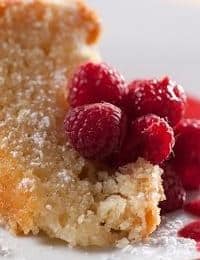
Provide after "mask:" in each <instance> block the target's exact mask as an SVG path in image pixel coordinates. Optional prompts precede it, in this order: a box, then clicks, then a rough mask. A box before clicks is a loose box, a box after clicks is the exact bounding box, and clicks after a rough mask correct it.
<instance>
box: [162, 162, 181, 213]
mask: <svg viewBox="0 0 200 260" xmlns="http://www.w3.org/2000/svg"><path fill="white" fill-rule="evenodd" d="M162 179H163V188H164V192H165V196H166V200H164V201H161V202H160V205H159V206H160V208H161V214H165V213H168V212H171V211H175V210H177V209H181V208H182V207H183V204H184V201H185V198H186V192H185V190H184V188H183V185H182V183H181V180H180V178H179V176H178V175H177V174H176V173H175V172H174V171H173V170H172V168H171V167H170V166H169V165H167V166H165V167H164V174H163V175H162Z"/></svg>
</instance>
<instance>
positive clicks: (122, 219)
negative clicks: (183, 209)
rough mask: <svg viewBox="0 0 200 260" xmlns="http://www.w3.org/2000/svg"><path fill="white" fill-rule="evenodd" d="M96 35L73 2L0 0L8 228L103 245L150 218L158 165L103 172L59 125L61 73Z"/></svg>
mask: <svg viewBox="0 0 200 260" xmlns="http://www.w3.org/2000/svg"><path fill="white" fill-rule="evenodd" d="M99 32H100V26H99V22H98V20H97V18H96V16H95V14H94V12H93V11H91V10H90V9H89V8H88V7H87V6H86V5H85V4H84V3H83V2H82V1H78V0H77V1H76V0H75V1H72V0H65V1H64V0H63V1H62V0H60V1H59V3H58V2H55V1H53V0H46V1H37V0H35V1H25V0H23V1H8V0H7V1H4V0H3V1H2V0H0V215H1V218H2V220H3V221H4V222H5V224H7V226H8V228H9V229H11V230H12V231H14V232H16V233H17V232H23V233H24V234H28V233H29V232H32V233H34V234H36V233H38V232H39V230H43V231H45V232H46V233H48V234H49V235H50V236H52V237H57V238H60V239H63V240H65V241H67V242H68V243H70V244H71V245H74V246H75V245H78V246H104V247H105V246H110V245H115V244H116V243H117V241H118V240H120V239H122V238H123V237H126V238H128V239H129V240H130V241H138V240H141V239H143V238H146V237H148V235H149V234H151V233H152V232H153V231H154V230H155V228H156V226H157V225H158V224H159V222H160V216H159V209H158V202H159V201H160V200H161V199H162V197H163V193H162V186H161V178H160V175H161V170H160V169H159V167H158V166H152V165H151V164H149V163H148V162H146V161H144V160H142V159H140V160H139V161H138V162H137V163H136V164H130V165H127V166H125V167H123V168H122V169H119V170H117V171H116V172H115V173H112V172H111V171H110V170H109V169H102V168H100V167H99V166H97V165H95V164H94V163H93V162H89V161H87V160H85V159H84V158H82V157H81V156H79V155H78V154H77V153H76V152H75V151H74V150H73V149H72V148H71V147H70V146H69V144H68V142H67V140H66V137H65V135H64V131H63V129H62V128H63V119H64V115H65V113H66V111H67V109H68V104H67V101H66V95H67V91H66V90H67V88H66V85H67V81H68V78H69V76H70V74H71V73H72V71H73V70H74V68H75V67H76V66H77V65H79V64H80V63H83V62H84V61H86V60H89V59H92V60H95V59H97V58H98V55H97V53H96V51H95V50H94V49H93V47H92V44H93V43H95V41H96V40H97V38H98V35H99ZM111 173H112V174H113V175H111Z"/></svg>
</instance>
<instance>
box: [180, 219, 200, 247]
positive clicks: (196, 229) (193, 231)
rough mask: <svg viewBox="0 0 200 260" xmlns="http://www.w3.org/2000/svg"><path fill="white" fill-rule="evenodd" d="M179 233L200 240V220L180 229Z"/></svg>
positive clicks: (181, 235)
mask: <svg viewBox="0 0 200 260" xmlns="http://www.w3.org/2000/svg"><path fill="white" fill-rule="evenodd" d="M178 235H179V236H180V237H185V238H191V239H194V240H195V241H197V242H200V221H199V220H197V221H193V222H191V223H189V224H188V225H186V226H185V227H184V228H182V229H181V230H179V232H178Z"/></svg>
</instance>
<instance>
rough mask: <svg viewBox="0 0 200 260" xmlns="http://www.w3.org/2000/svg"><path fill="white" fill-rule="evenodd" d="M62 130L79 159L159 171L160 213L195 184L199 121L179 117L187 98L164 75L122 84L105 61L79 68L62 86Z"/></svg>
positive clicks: (199, 168) (179, 203)
mask: <svg viewBox="0 0 200 260" xmlns="http://www.w3.org/2000/svg"><path fill="white" fill-rule="evenodd" d="M68 89H69V96H68V102H69V104H70V110H69V111H68V113H67V115H66V118H65V121H64V128H65V132H66V135H67V138H68V140H69V141H70V143H71V145H72V147H73V148H74V149H75V150H76V151H77V152H78V153H79V154H80V155H82V156H83V157H85V158H87V159H90V160H95V161H100V162H103V163H104V164H106V165H107V166H108V167H119V166H123V165H125V164H127V163H131V162H135V161H136V160H137V159H138V158H139V157H143V158H145V159H146V160H148V161H150V162H151V163H152V164H156V165H160V166H161V167H162V168H163V170H164V173H163V186H164V190H165V195H166V200H165V201H163V202H161V204H160V207H161V211H162V213H166V212H170V211H174V210H176V209H178V208H182V207H183V204H184V201H185V195H186V193H185V189H186V190H191V189H198V188H199V186H200V120H197V119H185V118H184V115H185V111H186V107H187V97H186V94H185V92H184V90H183V88H182V87H181V86H180V85H178V84H177V83H176V82H174V81H172V80H171V79H170V78H168V77H164V78H162V79H149V80H141V79H139V80H134V81H132V82H130V83H127V82H125V80H124V78H123V77H122V76H121V75H120V74H119V72H117V71H116V70H115V69H114V68H112V67H110V66H109V65H107V64H105V63H92V62H89V63H86V64H84V65H81V66H80V67H79V68H78V69H77V70H76V72H75V73H74V75H73V77H72V79H71V80H70V82H69V83H68Z"/></svg>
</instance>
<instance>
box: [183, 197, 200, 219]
mask: <svg viewBox="0 0 200 260" xmlns="http://www.w3.org/2000/svg"><path fill="white" fill-rule="evenodd" d="M184 210H185V211H186V212H189V213H191V214H193V215H196V216H199V217H200V200H192V201H189V202H188V203H186V204H185V206H184Z"/></svg>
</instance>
